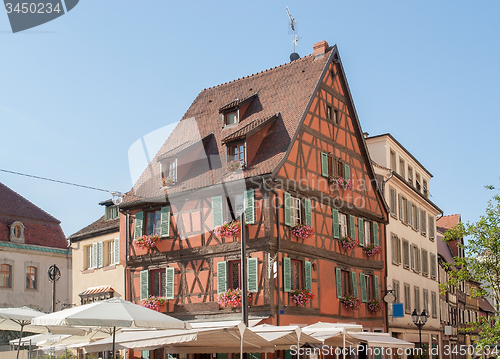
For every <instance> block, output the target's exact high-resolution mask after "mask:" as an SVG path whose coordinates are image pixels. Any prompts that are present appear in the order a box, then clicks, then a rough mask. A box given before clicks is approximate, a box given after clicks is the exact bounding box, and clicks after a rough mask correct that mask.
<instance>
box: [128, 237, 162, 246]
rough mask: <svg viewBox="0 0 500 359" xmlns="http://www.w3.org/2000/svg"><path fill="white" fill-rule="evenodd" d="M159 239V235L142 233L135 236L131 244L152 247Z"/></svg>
mask: <svg viewBox="0 0 500 359" xmlns="http://www.w3.org/2000/svg"><path fill="white" fill-rule="evenodd" d="M159 241H161V236H159V235H157V234H153V235H149V236H147V235H144V236H142V237H139V238H135V239H134V241H133V245H134V247H137V248H147V249H152V248H154V247H155V246H156V243H158V242H159Z"/></svg>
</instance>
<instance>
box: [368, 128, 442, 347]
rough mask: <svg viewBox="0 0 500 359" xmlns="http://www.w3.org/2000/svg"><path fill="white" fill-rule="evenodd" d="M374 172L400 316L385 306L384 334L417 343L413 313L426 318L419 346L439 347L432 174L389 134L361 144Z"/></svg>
mask: <svg viewBox="0 0 500 359" xmlns="http://www.w3.org/2000/svg"><path fill="white" fill-rule="evenodd" d="M366 143H367V145H368V150H369V152H370V156H371V158H372V160H373V162H374V169H375V173H376V174H377V176H378V181H379V184H381V185H382V191H383V194H384V197H385V200H386V201H387V204H388V206H389V208H390V216H389V224H388V225H387V231H386V233H387V238H386V241H387V246H386V248H387V252H386V253H387V258H386V263H387V284H388V288H387V289H391V288H390V287H389V286H391V287H392V290H393V293H394V296H395V303H402V304H403V316H402V317H398V318H396V317H394V316H393V315H392V314H393V312H392V306H391V305H389V312H388V313H389V315H388V329H389V333H391V334H392V335H393V336H394V337H397V338H399V339H403V340H407V341H410V342H413V343H417V345H418V343H419V332H418V329H417V327H416V326H415V324H413V321H412V317H411V314H412V313H413V311H414V310H416V311H417V313H418V314H421V313H422V311H423V310H425V311H426V313H427V315H428V319H427V323H426V324H425V326H424V327H423V328H422V343H423V344H425V345H424V348H425V347H427V345H432V346H434V347H437V345H438V344H439V343H440V342H441V337H440V336H441V334H440V319H439V286H438V285H439V282H438V262H437V254H438V249H437V242H436V216H437V215H438V214H440V213H442V211H441V210H440V209H439V207H437V206H436V205H435V204H434V203H433V202H432V201H431V199H430V187H429V186H430V180H431V178H432V174H431V173H430V172H429V171H428V170H427V169H426V168H425V167H424V166H423V165H422V164H421V163H420V162H419V161H418V160H417V159H416V158H415V157H414V156H413V155H412V154H411V153H410V152H409V151H408V150H406V149H405V148H404V147H403V146H402V145H401V144H400V143H399V142H398V141H397V140H396V139H395V138H394V137H393V136H392V135H390V134H384V135H379V136H373V137H369V138H367V139H366Z"/></svg>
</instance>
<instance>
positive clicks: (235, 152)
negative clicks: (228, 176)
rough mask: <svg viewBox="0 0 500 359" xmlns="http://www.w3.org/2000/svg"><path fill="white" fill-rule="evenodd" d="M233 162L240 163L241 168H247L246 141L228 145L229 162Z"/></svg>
mask: <svg viewBox="0 0 500 359" xmlns="http://www.w3.org/2000/svg"><path fill="white" fill-rule="evenodd" d="M233 161H236V162H239V163H240V166H241V167H245V165H246V146H245V141H241V142H234V143H232V144H228V156H227V162H228V163H230V162H233Z"/></svg>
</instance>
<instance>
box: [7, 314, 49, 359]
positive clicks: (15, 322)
mask: <svg viewBox="0 0 500 359" xmlns="http://www.w3.org/2000/svg"><path fill="white" fill-rule="evenodd" d="M44 314H45V313H42V312H39V311H38V310H34V309H31V308H28V307H22V308H0V330H19V331H20V332H21V334H20V335H19V343H18V346H17V355H16V358H19V349H20V348H21V339H22V337H23V331H24V329H25V327H27V326H29V331H33V332H35V333H36V332H39V333H41V332H43V331H47V329H46V328H43V330H42V329H41V328H33V327H32V326H30V324H31V320H32V319H33V318H36V317H39V316H42V315H44ZM40 330H42V331H40Z"/></svg>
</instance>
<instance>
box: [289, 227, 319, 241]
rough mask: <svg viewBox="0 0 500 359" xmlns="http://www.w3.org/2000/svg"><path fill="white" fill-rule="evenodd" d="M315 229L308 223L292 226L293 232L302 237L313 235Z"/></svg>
mask: <svg viewBox="0 0 500 359" xmlns="http://www.w3.org/2000/svg"><path fill="white" fill-rule="evenodd" d="M313 233H314V231H313V229H312V227H311V226H310V225H308V224H297V225H296V226H295V227H293V228H292V234H293V235H294V236H295V237H297V238H301V239H306V238H309V237H311V236H312V235H313Z"/></svg>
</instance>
